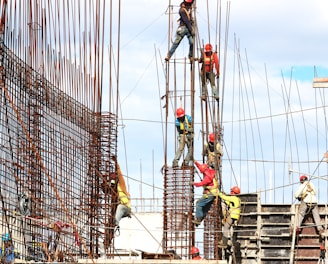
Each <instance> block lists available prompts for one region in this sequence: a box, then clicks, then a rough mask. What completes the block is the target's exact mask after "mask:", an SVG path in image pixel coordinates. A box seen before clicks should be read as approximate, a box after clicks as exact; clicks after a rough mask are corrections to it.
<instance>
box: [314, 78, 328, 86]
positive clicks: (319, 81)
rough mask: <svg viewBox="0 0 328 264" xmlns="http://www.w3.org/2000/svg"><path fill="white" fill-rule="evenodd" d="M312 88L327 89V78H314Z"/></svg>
mask: <svg viewBox="0 0 328 264" xmlns="http://www.w3.org/2000/svg"><path fill="white" fill-rule="evenodd" d="M313 88H328V78H327V77H325V78H318V77H317V78H314V79H313Z"/></svg>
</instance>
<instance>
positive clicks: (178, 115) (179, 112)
mask: <svg viewBox="0 0 328 264" xmlns="http://www.w3.org/2000/svg"><path fill="white" fill-rule="evenodd" d="M176 115H177V117H183V116H184V115H185V111H184V110H183V108H181V107H180V108H178V109H177V111H176Z"/></svg>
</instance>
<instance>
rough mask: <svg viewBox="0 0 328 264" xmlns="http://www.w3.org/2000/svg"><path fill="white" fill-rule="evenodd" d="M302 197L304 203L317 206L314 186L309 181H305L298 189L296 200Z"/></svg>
mask: <svg viewBox="0 0 328 264" xmlns="http://www.w3.org/2000/svg"><path fill="white" fill-rule="evenodd" d="M298 197H301V198H302V201H304V202H305V203H307V204H311V203H313V204H316V203H317V197H316V193H315V189H314V185H313V184H312V183H311V182H309V181H304V182H303V183H302V184H301V185H300V186H299V187H298V189H297V191H296V193H295V198H298Z"/></svg>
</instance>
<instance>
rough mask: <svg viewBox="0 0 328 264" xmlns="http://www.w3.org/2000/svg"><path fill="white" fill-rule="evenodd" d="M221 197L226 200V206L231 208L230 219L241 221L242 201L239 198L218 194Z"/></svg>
mask: <svg viewBox="0 0 328 264" xmlns="http://www.w3.org/2000/svg"><path fill="white" fill-rule="evenodd" d="M218 195H219V197H220V198H221V199H222V200H224V202H225V204H226V205H227V206H228V208H229V213H230V217H231V218H232V219H236V220H239V218H240V209H241V208H240V207H241V201H240V198H239V197H238V196H235V195H226V194H224V193H222V192H219V193H218Z"/></svg>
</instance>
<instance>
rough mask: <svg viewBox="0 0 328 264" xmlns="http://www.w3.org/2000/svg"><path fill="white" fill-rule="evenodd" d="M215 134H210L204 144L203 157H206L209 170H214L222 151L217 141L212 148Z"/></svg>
mask: <svg viewBox="0 0 328 264" xmlns="http://www.w3.org/2000/svg"><path fill="white" fill-rule="evenodd" d="M214 142H215V134H214V133H211V134H209V136H208V141H207V142H206V143H205V144H204V149H203V156H205V157H207V160H206V163H207V165H208V166H210V167H211V168H213V169H215V167H216V166H217V164H218V162H219V160H220V158H221V156H223V149H222V146H221V144H220V143H219V142H218V141H217V143H216V146H215V147H214Z"/></svg>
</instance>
